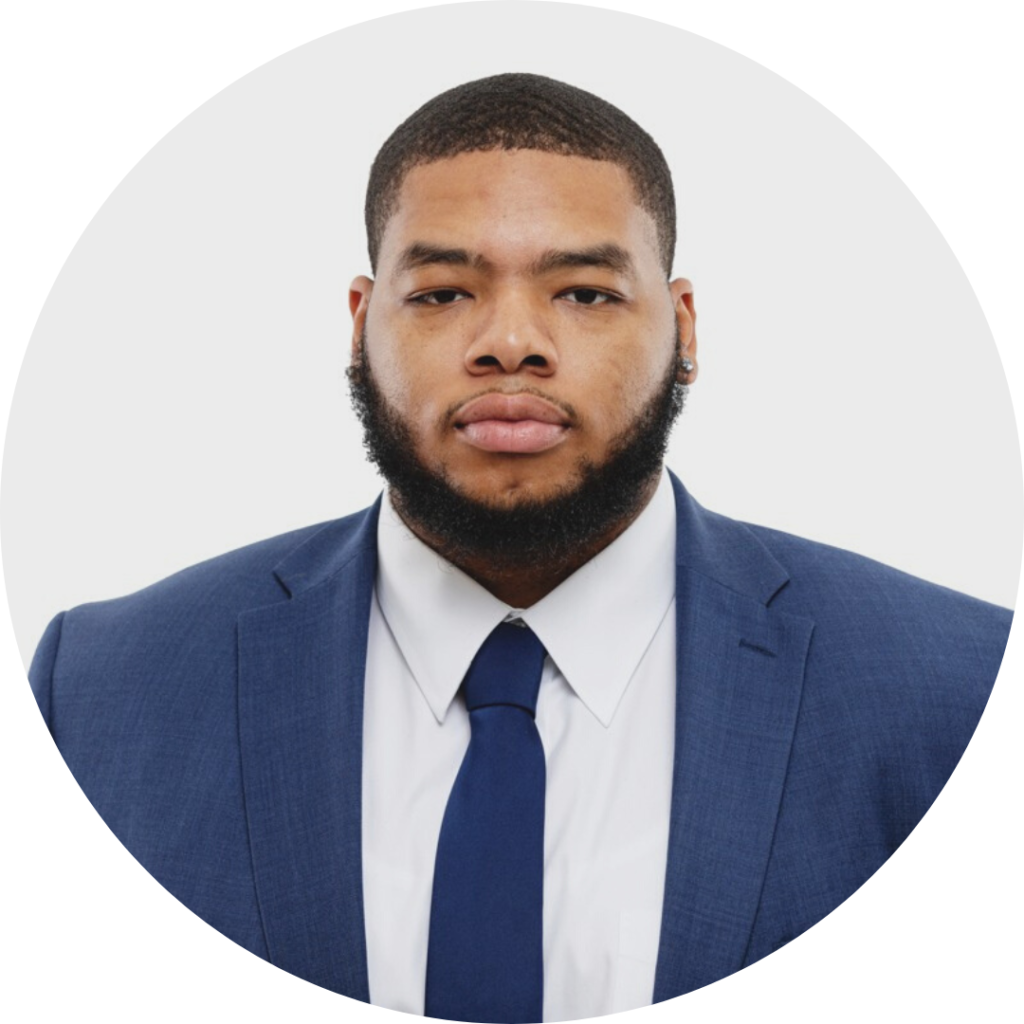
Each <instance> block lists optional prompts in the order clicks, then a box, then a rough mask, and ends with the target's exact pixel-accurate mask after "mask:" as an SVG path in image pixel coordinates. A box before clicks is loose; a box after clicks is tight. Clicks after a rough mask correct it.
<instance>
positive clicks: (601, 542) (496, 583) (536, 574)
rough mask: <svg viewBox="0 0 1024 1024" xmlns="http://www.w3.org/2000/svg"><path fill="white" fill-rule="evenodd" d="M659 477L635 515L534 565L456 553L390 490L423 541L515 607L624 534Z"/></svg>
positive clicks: (538, 597)
mask: <svg viewBox="0 0 1024 1024" xmlns="http://www.w3.org/2000/svg"><path fill="white" fill-rule="evenodd" d="M659 480H660V474H658V475H656V476H654V477H652V478H651V480H650V481H649V483H648V484H647V485H646V486H645V488H644V491H643V493H642V495H641V498H640V500H639V501H638V502H637V504H636V508H635V510H634V511H633V512H632V514H631V515H629V516H627V517H625V518H624V519H622V520H620V521H619V522H617V523H615V524H614V525H613V526H612V527H610V528H609V529H608V530H606V531H605V532H604V533H602V534H601V535H600V536H599V537H598V538H597V539H595V540H593V541H592V542H590V543H589V544H585V545H581V546H580V547H579V549H578V550H577V551H574V552H573V553H572V555H571V556H570V557H568V558H566V559H564V560H561V561H559V562H557V563H547V564H535V565H521V564H517V565H496V564H495V563H494V561H493V560H491V559H488V558H487V557H486V556H473V555H467V554H464V553H462V552H453V550H452V547H451V546H450V545H448V544H446V543H445V541H444V539H443V538H441V537H437V536H434V535H431V534H430V533H428V532H427V531H425V530H424V529H422V528H421V527H420V526H419V525H418V524H417V523H416V522H415V521H414V520H412V519H410V518H409V517H408V516H407V515H406V514H405V511H404V510H403V508H402V505H401V502H400V499H398V498H397V495H395V493H394V492H392V493H391V499H392V504H393V506H394V508H395V511H396V512H398V514H399V516H400V517H401V518H402V521H403V522H404V523H405V525H406V526H408V527H409V529H410V530H411V531H412V532H413V533H414V534H415V535H416V536H417V537H419V539H420V540H421V541H423V543H424V544H426V545H427V546H428V547H431V548H433V549H434V550H435V551H436V552H437V553H438V554H439V555H441V557H442V558H445V559H446V560H447V561H449V562H451V563H452V565H454V566H455V567H456V568H458V569H461V570H462V571H463V572H464V573H465V574H466V575H467V576H469V577H470V578H471V579H474V580H476V582H477V583H479V584H480V586H482V587H483V588H484V589H485V590H488V591H489V592H490V593H492V594H493V595H494V596H495V597H496V598H498V600H499V601H504V602H505V604H508V605H511V606H512V607H513V608H529V607H530V606H531V605H534V604H536V603H537V602H538V601H539V600H541V598H543V597H546V596H547V595H548V594H550V593H551V591H552V590H554V589H555V587H557V586H558V585H559V584H560V583H562V582H563V581H564V580H566V579H568V578H569V577H570V576H571V575H572V574H573V573H574V572H576V570H577V569H579V568H580V567H581V566H583V565H585V564H586V563H587V562H589V561H590V560H591V559H592V558H593V557H594V556H595V555H597V554H599V553H600V552H601V551H603V550H604V549H605V548H606V547H608V545H609V544H611V543H612V541H614V540H615V539H616V538H617V537H619V536H620V535H621V534H623V533H624V532H625V531H626V530H627V529H628V528H629V527H630V526H631V525H632V524H633V523H634V522H635V521H636V519H637V517H638V516H639V515H640V513H641V512H643V510H644V509H645V508H646V507H647V506H648V504H649V503H650V501H651V498H653V497H654V492H655V491H656V490H657V489H658V482H659Z"/></svg>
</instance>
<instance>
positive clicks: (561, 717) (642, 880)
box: [362, 472, 676, 1021]
mask: <svg viewBox="0 0 1024 1024" xmlns="http://www.w3.org/2000/svg"><path fill="white" fill-rule="evenodd" d="M675 530H676V519H675V499H674V495H673V493H672V486H671V482H670V481H669V479H668V476H667V474H665V473H664V472H663V473H662V479H661V482H660V484H659V486H658V488H657V490H656V492H655V495H654V497H653V498H652V499H651V501H650V502H649V504H648V505H647V507H646V508H645V509H644V510H643V512H642V513H641V514H640V515H639V516H638V517H637V519H636V520H635V521H634V522H633V523H632V524H631V525H630V527H629V528H628V529H627V530H626V531H625V532H624V533H622V534H621V535H620V536H619V537H618V538H617V539H616V540H615V541H614V542H613V543H612V544H610V545H609V546H608V547H607V548H605V549H604V550H603V551H602V552H600V553H599V554H598V555H597V556H596V557H594V558H593V559H591V560H590V561H589V562H587V564H586V565H584V566H582V567H581V568H580V569H579V570H577V571H576V572H575V573H574V574H573V575H572V576H570V577H569V578H568V579H567V580H565V582H563V583H562V584H561V585H559V586H558V587H557V588H556V589H555V590H553V591H552V592H551V593H550V594H548V595H547V596H546V597H545V598H543V599H542V600H541V601H538V602H537V603H536V604H535V605H533V606H532V607H530V608H527V609H525V610H516V609H513V608H511V607H510V606H509V605H507V604H505V603H503V602H502V601H500V600H498V599H497V598H496V597H494V596H493V595H492V594H490V593H489V592H488V591H487V590H485V589H484V588H483V587H481V586H480V585H479V584H478V583H476V582H475V581H473V580H472V579H470V578H469V577H468V576H467V575H465V573H463V572H461V571H460V570H458V569H456V568H455V567H454V566H452V565H451V564H449V563H448V562H446V561H444V560H443V559H442V558H440V557H439V556H438V555H437V554H436V553H435V552H434V551H433V550H432V549H431V548H429V547H428V546H426V545H425V544H424V543H423V542H422V541H420V540H419V539H418V538H416V537H415V536H414V535H413V534H412V533H411V532H410V531H409V529H408V528H407V527H406V526H405V524H404V523H403V522H402V521H401V519H400V518H399V517H398V515H397V514H396V513H395V511H394V508H393V507H392V506H391V504H390V502H389V501H388V499H387V497H386V496H385V499H384V502H383V506H382V509H381V516H380V525H379V527H378V531H377V548H378V555H379V568H378V574H377V582H376V591H375V599H374V602H373V606H372V610H371V613H370V633H369V643H368V650H367V661H366V699H365V711H364V735H363V835H362V843H363V893H364V901H365V917H366V947H367V949H366V951H367V966H368V970H369V981H370V1000H371V1002H373V1003H375V1004H377V1005H378V1006H386V1007H390V1008H391V1009H395V1010H403V1011H405V1012H407V1013H416V1014H422V1013H423V1007H424V988H425V980H426V965H427V939H428V933H429V923H430V900H431V890H432V886H433V876H434V856H435V853H436V850H437V839H438V834H439V832H440V828H441V819H442V817H443V815H444V810H445V805H446V804H447V802H448V796H449V793H450V792H451V788H452V784H453V783H454V781H455V776H456V774H457V773H458V770H459V766H460V765H461V763H462V759H463V757H464V755H465V752H466V748H467V746H468V744H469V735H470V725H469V714H468V712H467V711H466V708H465V705H464V703H463V700H462V697H461V695H459V694H458V691H459V687H460V685H461V683H462V679H463V677H464V676H465V674H466V671H467V669H468V668H469V664H470V662H471V661H472V660H473V657H474V655H475V654H476V652H477V650H478V648H479V647H480V645H481V644H482V643H483V641H484V640H485V639H486V638H487V636H488V634H489V633H490V632H491V630H492V629H494V627H495V626H497V625H498V623H500V622H502V621H503V620H504V619H506V618H509V617H521V618H522V619H523V620H524V621H525V622H526V623H527V624H528V625H529V626H530V628H531V629H532V630H533V631H534V633H536V635H537V636H538V637H539V638H540V640H541V642H542V643H543V644H544V647H545V649H546V650H547V652H548V656H547V658H545V661H544V671H543V674H542V677H541V685H540V694H539V696H538V700H537V719H536V720H537V728H538V730H539V732H540V738H541V742H542V743H543V745H544V753H545V758H546V763H547V792H546V797H545V826H544V1020H545V1021H560V1020H571V1019H576V1018H580V1017H592V1016H597V1015H599V1014H605V1013H615V1012H618V1011H621V1010H628V1009H633V1008H635V1007H638V1006H645V1005H647V1004H648V1003H650V1002H651V998H652V995H653V991H654V973H655V966H656V962H657V956H658V940H659V934H660V928H661V908H662V900H663V895H664V886H665V864H666V856H667V848H668V829H669V813H670V801H671V792H672V758H673V753H674V746H675V728H674V722H675V686H676V648H675Z"/></svg>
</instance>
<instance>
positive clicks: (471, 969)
mask: <svg viewBox="0 0 1024 1024" xmlns="http://www.w3.org/2000/svg"><path fill="white" fill-rule="evenodd" d="M544 653H545V652H544V647H543V645H542V644H541V642H540V641H539V640H538V639H537V637H536V636H534V634H533V632H532V631H531V630H530V629H528V628H526V627H524V626H515V625H511V624H510V623H502V624H501V625H500V626H498V627H497V628H496V629H495V630H494V632H492V633H491V635H490V636H489V637H488V638H487V639H486V640H485V641H484V643H483V646H481V648H480V650H479V651H478V652H477V655H476V658H474V659H473V664H472V665H470V667H469V672H468V673H467V674H466V678H465V680H464V682H463V692H464V694H465V698H466V707H467V708H468V709H469V721H470V726H471V730H472V731H471V737H470V741H469V749H468V750H467V751H466V757H465V759H464V760H463V762H462V767H461V768H460V769H459V774H458V776H457V777H456V779H455V785H454V786H452V792H451V795H450V796H449V797H448V806H447V807H446V808H445V812H444V820H443V822H442V823H441V834H440V837H439V839H438V843H437V860H436V862H435V864H434V892H433V899H432V901H431V906H430V945H429V947H428V952H427V991H426V1008H425V1013H426V1016H428V1017H442V1018H444V1019H446V1020H459V1021H478V1022H482V1024H534V1022H538V1021H540V1020H542V1018H543V997H544V962H543V909H544V783H545V770H544V748H543V747H542V746H541V742H540V734H539V733H538V732H537V726H536V724H535V723H534V720H533V718H534V712H535V710H536V707H537V691H538V690H539V689H540V674H541V669H542V668H543V665H544Z"/></svg>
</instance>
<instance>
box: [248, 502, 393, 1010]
mask: <svg viewBox="0 0 1024 1024" xmlns="http://www.w3.org/2000/svg"><path fill="white" fill-rule="evenodd" d="M378 509H379V503H378V505H376V506H374V507H373V508H372V509H371V510H369V511H368V512H367V513H363V514H361V516H359V517H352V518H351V519H348V520H341V521H339V522H338V523H335V524H332V525H330V526H328V527H327V528H325V529H324V530H322V531H320V532H319V533H317V534H316V535H315V536H314V537H313V539H312V540H311V541H310V542H308V543H307V544H306V545H304V546H303V547H302V548H300V549H299V550H298V551H297V552H295V553H293V554H292V555H291V556H289V558H288V559H287V560H286V561H285V562H284V563H282V564H281V565H280V566H278V568H277V570H276V572H277V575H278V579H279V580H280V581H281V583H282V585H283V586H284V587H285V589H286V591H287V592H288V593H289V594H290V600H287V601H283V602H281V603H279V604H274V605H270V606H268V607H265V608H257V609H254V610H252V611H248V612H245V613H243V614H242V615H241V616H240V617H239V620H238V652H239V729H240V741H241V751H242V775H243V786H244V795H245V807H246V815H247V818H248V822H249V837H250V845H251V849H252V858H253V868H254V873H255V879H256V895H257V900H258V903H259V908H260V914H261V920H262V923H263V930H264V934H265V937H266V941H267V947H268V952H269V957H270V960H271V961H272V962H273V963H274V964H276V965H277V966H278V967H281V968H283V969H284V970H286V971H290V972H291V973H293V974H297V975H299V976H300V977H302V978H305V979H306V980H308V981H311V982H313V983H315V984H317V985H321V986H323V987H324V988H328V989H331V990H332V991H334V992H339V993H342V994H344V995H348V996H351V997H353V998H356V999H362V1000H364V1001H369V986H368V981H367V969H366V942H365V930H364V923H363V888H362V837H361V818H360V814H361V787H362V734H363V680H364V674H365V667H366V641H367V632H368V625H369V615H370V602H371V600H372V595H373V584H374V576H375V573H376V524H377V512H378Z"/></svg>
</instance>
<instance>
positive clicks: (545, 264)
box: [530, 242, 636, 274]
mask: <svg viewBox="0 0 1024 1024" xmlns="http://www.w3.org/2000/svg"><path fill="white" fill-rule="evenodd" d="M575 267H600V268H603V269H604V270H611V271H613V272H614V273H616V274H634V273H635V272H636V271H635V269H634V267H633V257H632V256H630V254H629V253H628V252H627V251H626V250H625V249H623V248H622V246H621V245H616V244H615V243H614V242H606V243H605V244H604V245H593V246H590V247H588V248H586V249H548V250H547V252H545V253H543V254H542V255H541V256H540V257H539V258H538V259H536V260H534V262H533V263H531V264H530V273H532V274H548V273H550V272H551V271H553V270H566V269H572V268H575Z"/></svg>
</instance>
